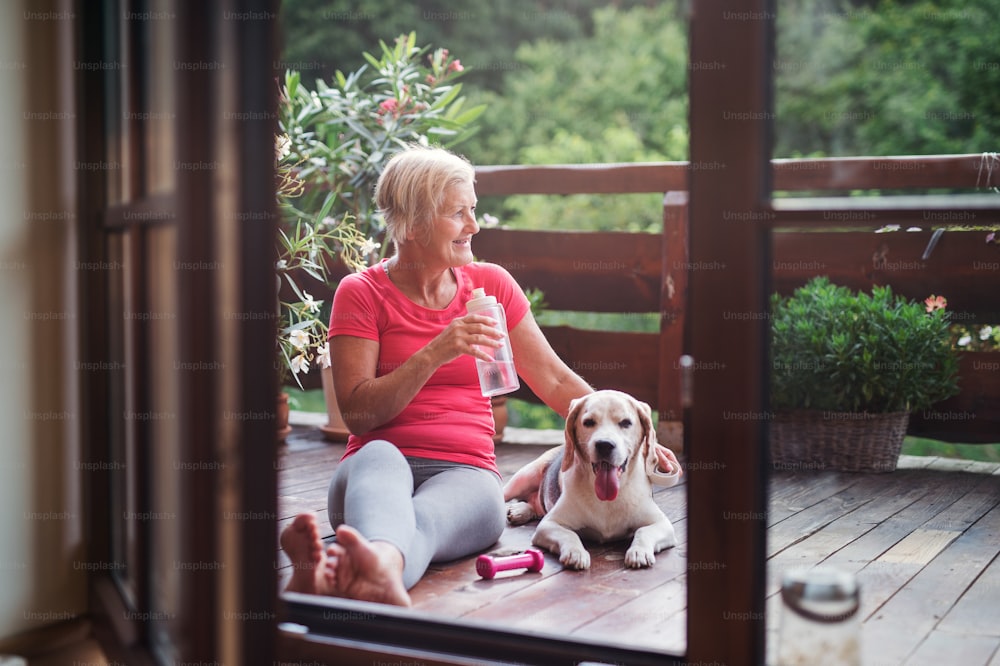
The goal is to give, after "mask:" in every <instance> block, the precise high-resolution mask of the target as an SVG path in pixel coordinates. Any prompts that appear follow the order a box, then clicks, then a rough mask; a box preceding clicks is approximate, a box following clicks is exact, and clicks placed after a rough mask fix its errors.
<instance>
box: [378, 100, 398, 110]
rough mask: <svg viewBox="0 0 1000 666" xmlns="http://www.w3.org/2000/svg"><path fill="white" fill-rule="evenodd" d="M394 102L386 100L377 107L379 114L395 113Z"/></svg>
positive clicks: (395, 105)
mask: <svg viewBox="0 0 1000 666" xmlns="http://www.w3.org/2000/svg"><path fill="white" fill-rule="evenodd" d="M396 107H397V104H396V100H394V99H387V100H385V101H383V102H382V103H381V104H379V105H378V108H379V113H396Z"/></svg>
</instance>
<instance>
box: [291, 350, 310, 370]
mask: <svg viewBox="0 0 1000 666" xmlns="http://www.w3.org/2000/svg"><path fill="white" fill-rule="evenodd" d="M291 367H292V372H293V373H294V374H296V375H297V374H299V373H300V372H301V373H303V374H306V373H308V372H309V359H308V358H306V355H305V354H299V355H298V356H296V357H294V358H293V359H292V363H291Z"/></svg>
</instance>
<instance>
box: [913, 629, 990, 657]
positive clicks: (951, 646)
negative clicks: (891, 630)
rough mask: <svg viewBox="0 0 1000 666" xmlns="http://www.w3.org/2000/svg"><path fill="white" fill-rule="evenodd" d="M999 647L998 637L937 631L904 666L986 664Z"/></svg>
mask: <svg viewBox="0 0 1000 666" xmlns="http://www.w3.org/2000/svg"><path fill="white" fill-rule="evenodd" d="M998 647H1000V638H998V637H996V636H972V635H969V634H965V633H961V634H955V633H951V632H948V631H940V630H935V631H932V632H931V634H930V636H928V637H927V640H925V641H924V642H923V643H921V644H920V647H919V648H917V651H916V652H914V653H913V654H912V655H910V657H909V658H908V659H907V660H906V661H905V662H904V664H905V665H906V666H938V665H939V664H985V663H987V662H988V661H989V659H990V657H991V656H993V654H994V653H995V652H996V651H997V648H998Z"/></svg>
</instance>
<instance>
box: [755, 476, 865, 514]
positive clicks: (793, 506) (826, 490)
mask: <svg viewBox="0 0 1000 666" xmlns="http://www.w3.org/2000/svg"><path fill="white" fill-rule="evenodd" d="M862 478H863V477H860V476H858V475H856V474H841V473H838V472H832V471H826V472H820V473H812V472H807V473H790V472H776V473H775V474H773V475H772V476H771V479H772V482H771V492H770V494H769V496H768V509H767V524H768V527H769V528H770V527H773V526H774V525H776V524H778V523H780V522H781V521H782V520H785V519H786V518H789V517H790V516H793V515H795V514H797V513H799V512H800V511H802V510H804V509H807V508H809V507H811V506H813V505H814V504H817V503H819V502H822V501H823V500H825V499H828V498H829V497H832V496H833V495H836V494H837V493H839V492H841V491H843V490H846V489H847V488H850V487H851V486H852V485H854V484H855V483H857V482H858V481H860V480H861V479H862Z"/></svg>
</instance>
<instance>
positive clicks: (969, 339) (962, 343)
mask: <svg viewBox="0 0 1000 666" xmlns="http://www.w3.org/2000/svg"><path fill="white" fill-rule="evenodd" d="M970 342H972V336H971V335H963V336H962V337H960V338H959V339H958V346H959V347H965V346H966V345H968V344H969V343H970Z"/></svg>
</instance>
